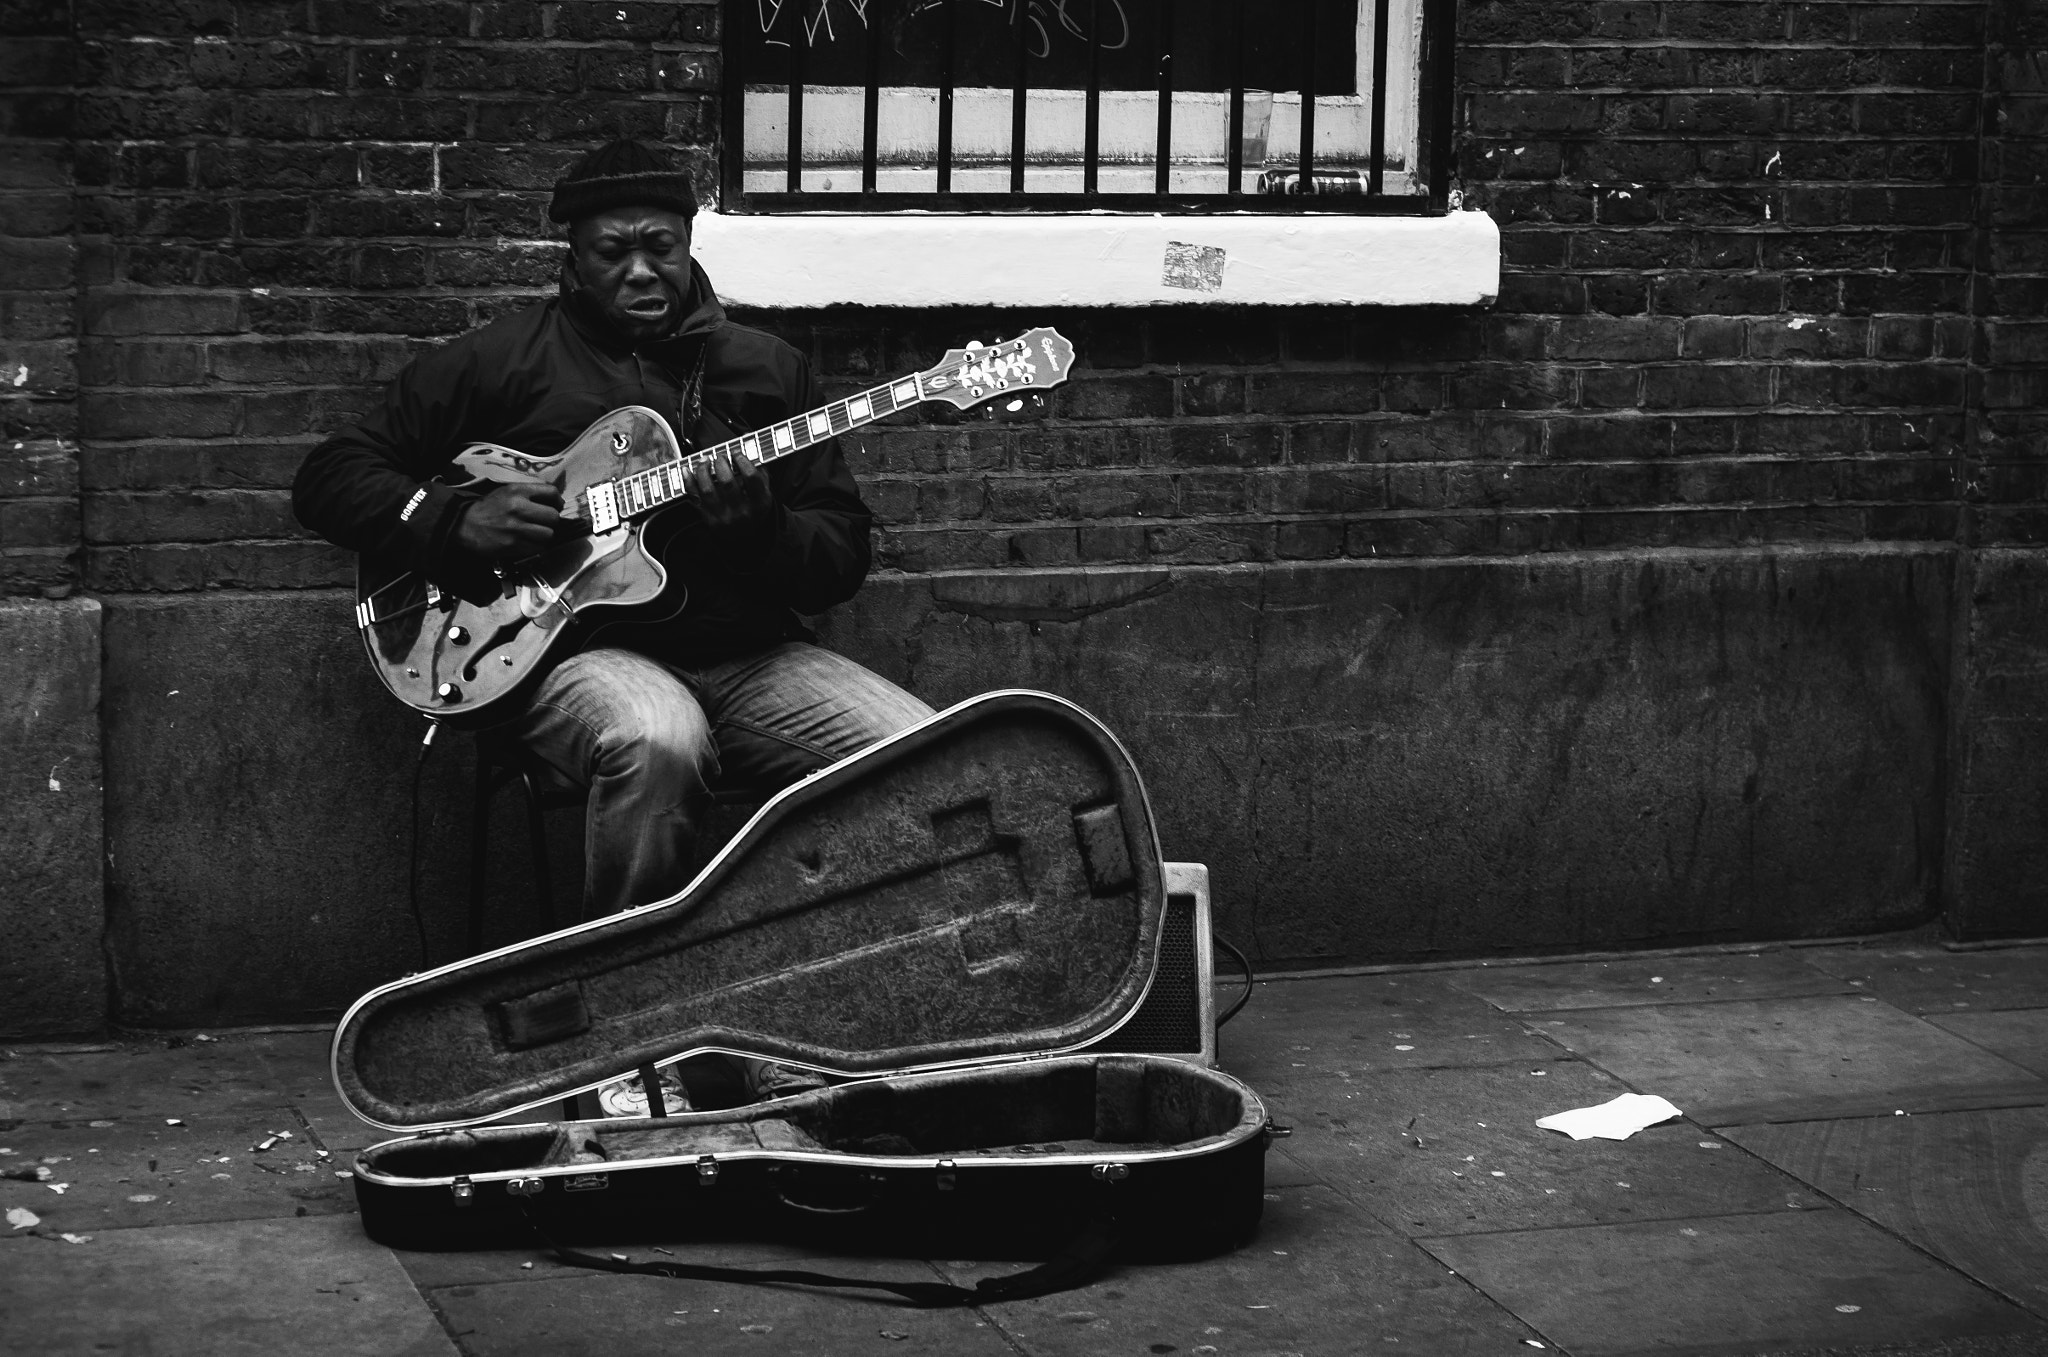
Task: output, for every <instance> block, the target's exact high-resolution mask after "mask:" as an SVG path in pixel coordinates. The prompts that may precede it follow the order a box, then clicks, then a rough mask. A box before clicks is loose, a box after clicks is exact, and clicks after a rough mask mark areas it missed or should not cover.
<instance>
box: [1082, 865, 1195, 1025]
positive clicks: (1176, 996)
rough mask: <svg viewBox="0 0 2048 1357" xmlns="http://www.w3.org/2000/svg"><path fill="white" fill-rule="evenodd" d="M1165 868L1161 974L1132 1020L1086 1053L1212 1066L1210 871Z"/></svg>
mask: <svg viewBox="0 0 2048 1357" xmlns="http://www.w3.org/2000/svg"><path fill="white" fill-rule="evenodd" d="M1165 866H1166V917H1165V918H1164V919H1163V920H1162V921H1161V923H1160V928H1159V969H1158V970H1157V971H1155V972H1154V973H1153V975H1152V988H1151V989H1150V990H1148V991H1146V993H1145V998H1144V1000H1143V1001H1142V1002H1141V1003H1139V1005H1138V1010H1137V1012H1135V1013H1133V1014H1131V1017H1130V1021H1128V1022H1126V1023H1125V1024H1124V1025H1123V1026H1121V1027H1119V1028H1117V1029H1116V1031H1114V1032H1111V1033H1109V1034H1108V1035H1107V1036H1105V1037H1103V1038H1102V1039H1101V1040H1100V1041H1096V1042H1092V1043H1090V1044H1089V1045H1087V1046H1085V1047H1083V1048H1082V1049H1083V1050H1086V1051H1119V1052H1125V1051H1127V1052H1130V1053H1131V1054H1133V1055H1172V1056H1179V1057H1180V1058H1181V1059H1183V1060H1189V1061H1193V1062H1195V1063H1197V1064H1201V1065H1214V1064H1215V1063H1216V986H1215V979H1216V954H1215V952H1214V950H1213V946H1212V944H1211V941H1210V937H1209V869H1208V867H1206V866H1204V865H1203V864H1202V863H1199V862H1169V863H1167V864H1165Z"/></svg>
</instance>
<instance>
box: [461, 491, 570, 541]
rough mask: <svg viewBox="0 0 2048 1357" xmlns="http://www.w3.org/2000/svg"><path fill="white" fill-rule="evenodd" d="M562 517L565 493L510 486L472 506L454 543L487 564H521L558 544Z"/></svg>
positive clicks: (492, 492) (494, 492) (486, 496)
mask: <svg viewBox="0 0 2048 1357" xmlns="http://www.w3.org/2000/svg"><path fill="white" fill-rule="evenodd" d="M561 517H562V492H561V491H560V490H558V489H556V488H555V487H554V486H552V485H542V484H537V483H534V482H528V481H512V482H507V483H506V484H504V485H500V486H498V487H497V488H496V489H494V490H492V491H491V492H490V493H489V494H487V495H485V496H484V497H483V498H482V499H480V500H477V501H476V502H475V503H473V504H471V505H470V506H469V512H467V513H465V514H464V515H463V516H462V521H461V522H460V523H458V524H456V525H455V541H456V544H457V545H458V546H460V547H462V548H463V549H464V550H467V551H470V552H473V553H474V554H476V555H478V556H481V557H483V558H484V559H485V560H487V561H513V560H520V559H522V558H524V557H527V556H531V555H534V554H535V553H536V552H539V551H541V550H542V549H543V548H545V547H546V546H547V545H548V544H549V543H550V542H553V541H554V540H555V525H556V524H557V523H558V522H560V521H561Z"/></svg>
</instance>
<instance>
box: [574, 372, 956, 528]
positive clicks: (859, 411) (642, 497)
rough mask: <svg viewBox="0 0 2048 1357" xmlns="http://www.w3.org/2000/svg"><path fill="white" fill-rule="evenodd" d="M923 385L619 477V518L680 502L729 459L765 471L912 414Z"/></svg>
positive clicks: (849, 402)
mask: <svg viewBox="0 0 2048 1357" xmlns="http://www.w3.org/2000/svg"><path fill="white" fill-rule="evenodd" d="M918 381H919V378H918V377H905V378H903V379H902V380H900V381H894V382H890V383H888V384H886V385H883V386H875V387H869V388H868V389H867V390H866V391H863V392H861V393H860V394H858V395H855V396H848V397H847V398H846V399H845V400H836V401H833V402H832V403H831V404H829V405H821V406H819V407H818V408H817V409H815V410H811V411H808V412H807V413H805V414H801V415H798V416H797V417H796V418H795V419H785V420H783V421H782V423H780V424H771V425H769V426H768V427H767V428H765V429H760V430H757V431H755V432H753V433H748V434H741V435H740V436H739V437H738V438H733V439H728V440H726V441H725V442H723V443H714V444H713V445H712V446H710V447H708V448H703V449H700V450H699V451H697V452H692V453H686V454H684V455H683V456H681V457H678V458H676V459H674V460H673V461H668V462H661V463H658V464H656V465H654V466H651V467H648V468H647V469H646V470H645V471H637V472H635V473H633V474H632V475H630V476H620V477H618V478H617V479H616V480H614V481H612V483H611V484H612V485H613V486H614V487H615V490H616V493H617V495H618V505H619V516H620V517H621V518H632V517H635V516H637V515H639V514H644V513H647V512H649V511H650V510H653V509H659V508H660V507H661V506H662V505H664V504H668V503H671V502H672V501H674V500H677V499H679V498H681V497H682V496H683V495H685V494H687V493H688V492H689V488H690V473H691V472H692V471H693V470H695V469H696V468H697V467H699V466H703V465H705V464H706V463H708V462H710V461H711V460H712V459H714V458H716V457H719V456H721V455H723V454H725V453H731V454H732V455H733V456H734V457H745V458H746V459H747V460H748V461H750V462H753V463H754V464H756V465H757V466H758V465H766V464H767V463H769V462H772V461H774V460H776V459H777V458H779V457H787V456H789V455H790V454H791V453H795V452H801V451H803V450H804V449H805V448H808V447H811V446H813V445H815V444H818V443H822V442H824V441H825V440H826V439H828V438H836V437H838V436H839V435H840V434H843V433H847V432H849V431H851V430H853V429H858V428H860V427H861V426H862V425H864V424H872V423H874V422H875V421H876V420H878V419H881V418H882V417H884V416H885V415H893V414H895V413H896V412H897V411H899V410H907V409H909V408H910V407H911V406H913V405H916V404H918V403H920V402H921V401H922V400H923V399H924V397H923V396H922V395H921V394H920V393H919V390H918Z"/></svg>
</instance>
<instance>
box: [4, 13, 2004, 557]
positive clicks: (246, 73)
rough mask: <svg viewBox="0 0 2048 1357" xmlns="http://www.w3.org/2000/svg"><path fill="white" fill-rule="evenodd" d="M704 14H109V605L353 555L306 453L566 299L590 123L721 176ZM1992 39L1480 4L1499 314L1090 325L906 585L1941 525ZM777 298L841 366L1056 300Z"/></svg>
mask: <svg viewBox="0 0 2048 1357" xmlns="http://www.w3.org/2000/svg"><path fill="white" fill-rule="evenodd" d="M621 15H623V16H624V17H623V18H620V17H619V16H621ZM715 22H716V10H715V8H714V7H713V6H709V5H691V4H677V5H656V4H629V5H627V6H625V7H624V8H621V7H620V6H619V5H617V4H614V3H606V4H583V3H562V4H542V5H535V4H394V5H385V6H365V5H355V4H343V3H333V4H324V3H316V4H312V5H310V6H309V5H306V4H291V5H282V4H279V5H267V4H228V3H225V2H224V0H223V2H221V3H204V2H201V0H194V3H188V4H184V5H180V6H176V7H173V8H171V9H169V10H168V11H159V10H158V9H157V8H156V7H154V6H129V5H124V4H118V3H105V2H104V0H103V2H102V3H81V4H80V5H79V10H78V15H77V26H78V30H79V35H80V42H79V44H78V48H77V56H78V60H79V62H80V64H81V71H80V75H79V79H80V81H81V82H82V84H83V85H84V86H86V87H88V88H90V89H92V90H93V91H94V93H93V94H92V96H91V97H89V98H87V99H86V100H85V101H84V102H83V104H82V106H81V114H80V119H79V123H78V132H79V138H80V139H79V141H78V146H77V162H78V175H79V183H80V194H81V203H82V208H83V212H84V216H85V230H86V232H87V237H86V238H87V239H88V241H90V242H91V244H92V247H93V248H92V253H91V258H92V263H91V277H90V279H89V282H90V287H89V289H88V293H87V299H86V329H87V341H86V345H85V353H84V365H85V373H86V379H87V383H88V387H89V394H88V397H87V399H86V402H85V408H84V428H83V433H84V438H85V446H84V453H83V474H84V487H85V497H84V507H85V513H84V535H85V539H86V541H87V543H88V547H89V549H88V552H87V556H86V571H87V580H88V582H89V584H90V585H91V587H93V588H95V589H100V590H112V591H131V590H145V591H157V590H185V589H202V588H217V587H230V588H234V587H286V588H297V587H307V586H317V585H325V584H336V583H341V582H343V581H344V580H345V578H346V563H345V562H344V561H343V560H342V559H341V558H340V557H339V556H338V555H337V554H336V553H333V552H331V551H329V550H327V549H326V548H324V547H322V546H319V545H316V544H311V543H307V542H304V541H303V540H301V539H300V538H299V537H298V536H297V530H296V529H295V527H294V526H293V525H292V523H291V520H290V516H289V514H288V512H287V509H286V505H285V502H284V497H283V486H284V484H285V482H286V480H287V478H288V477H289V475H290V472H291V469H292V467H293V465H294V464H295V462H296V459H297V457H298V456H299V455H300V453H301V452H302V450H303V448H304V447H305V446H306V444H307V443H308V442H309V441H310V440H312V439H314V438H316V437H317V436H319V435H320V434H321V433H322V432H324V431H325V430H327V429H329V428H331V427H332V426H333V425H335V424H336V423H337V422H340V421H342V420H345V419H346V418H348V416H349V414H350V413H351V412H352V411H353V410H354V409H356V408H357V407H358V406H359V405H360V403H361V402H362V400H363V399H364V397H365V394H366V393H367V392H369V391H370V390H372V389H373V388H374V386H375V385H376V384H377V383H378V382H381V381H382V380H383V379H384V378H386V377H388V376H389V375H390V374H391V372H393V371H394V370H395V369H396V368H397V367H398V366H399V365H400V364H402V363H403V362H404V361H405V359H406V358H407V357H408V356H409V355H410V354H411V353H413V352H415V351H416V350H417V348H419V347H420V346H421V345H423V344H425V343H428V342H431V341H432V340H433V339H435V338H437V337H440V336H445V335H449V334H454V333H458V332H460V331H462V330H464V329H467V328H470V327H471V326H473V325H475V324H477V323H479V321H481V320H482V319H485V318H487V317H488V316H489V315H491V314H494V313H495V310H496V309H498V308H501V307H503V306H506V305H509V304H513V302H514V300H515V299H516V298H517V297H518V296H520V295H522V294H526V293H530V292H532V291H533V290H535V289H539V288H542V287H544V286H545V285H546V283H547V282H548V280H549V278H550V276H551V273H552V268H553V260H554V255H553V252H552V248H551V247H550V245H549V244H548V243H547V232H546V230H545V223H544V218H543V214H542V211H541V209H542V206H543V204H544V198H545V187H546V185H547V184H548V182H549V181H550V180H551V179H552V178H553V176H554V175H555V174H556V173H557V172H558V171H559V168H560V167H561V165H562V164H563V163H564V162H565V161H566V160H567V159H568V158H569V157H570V156H572V155H573V154H575V153H576V152H578V151H579V150H580V149H582V148H583V147H584V146H586V145H588V144H589V143H590V142H591V141H592V140H593V139H596V138H600V137H603V136H607V135H610V134H611V133H613V132H614V131H624V132H628V133H631V134H634V135H641V136H649V137H654V136H661V137H666V138H667V139H669V140H670V141H672V142H675V143H680V144H683V145H685V146H689V147H692V148H695V151H696V153H697V155H698V157H699V158H700V159H701V160H704V161H706V163H708V157H709V154H710V151H709V147H710V144H711V141H712V139H713V137H714V135H715V117H714V109H713V103H712V98H711V90H712V88H713V86H714V83H715V73H716V64H717V58H716V49H715V45H714V39H715ZM1983 25H1984V7H1983V5H1982V4H1981V3H1976V2H1975V0H1971V2H1970V3H1935V4H1914V3H1878V4H1863V3H1853V4H1852V3H1815V4H1806V5H1796V6H1783V5H1778V4H1770V3H1763V2H1762V0H1743V2H1741V3H1723V2H1721V0H1713V2H1711V3H1706V2H1701V3H1692V2H1686V3H1665V4H1654V3H1616V2H1614V0H1597V2H1589V3H1584V4H1580V5H1577V6H1574V7H1571V8H1570V9H1569V10H1568V11H1567V12H1566V18H1565V19H1563V20H1561V19H1560V17H1559V11H1558V9H1557V7H1556V6H1555V5H1554V4H1549V3H1538V0H1512V2H1509V3H1500V2H1495V3H1484V4H1474V5H1471V6H1469V7H1468V8H1467V9H1466V11H1465V13H1464V15H1463V33H1464V40H1463V44H1462V51H1461V56H1460V62H1459V65H1460V76H1461V80H1462V82H1463V89H1464V93H1463V98H1462V102H1461V109H1460V125H1461V127H1462V128H1463V129H1464V136H1463V138H1462V142H1461V147H1460V153H1459V156H1460V158H1459V168H1460V179H1461V181H1462V183H1463V184H1464V186H1465V188H1466V191H1467V193H1468V195H1469V201H1470V202H1472V203H1474V204H1476V205H1477V206H1480V207H1483V208H1484V209H1486V210H1487V211H1489V212H1492V213H1493V214H1495V216H1496V217H1497V218H1498V219H1499V220H1500V221H1501V222H1502V224H1503V226H1504V228H1505V251H1506V264H1507V268H1508V274H1507V277H1506V279H1505V281H1504V287H1503V296H1502V299H1501V304H1500V306H1499V307H1498V308H1496V309H1495V310H1493V311H1492V312H1489V313H1485V314H1430V313H1426V312H1422V313H1417V312H1405V313H1400V314H1385V313H1370V312H1367V313H1356V314H1350V313H1345V312H1342V311H1320V310H1306V311H1288V312H1286V313H1284V314H1272V313H1266V312H1260V311H1229V310H1213V311H1203V312H1200V313H1193V314H1189V315H1173V316H1171V317H1168V318H1166V319H1164V320H1161V321H1154V320H1151V319H1149V318H1147V317H1145V316H1142V315H1136V316H1121V315H1106V314H1095V315H1086V314H1083V315H1074V316H1063V317H1058V318H1057V319H1058V320H1059V322H1060V323H1061V324H1062V325H1065V326H1068V327H1071V329H1072V330H1074V331H1076V332H1078V338H1079V340H1080V344H1081V353H1082V359H1083V363H1084V365H1085V366H1084V369H1083V372H1082V374H1081V380H1079V381H1078V382H1077V383H1076V384H1075V385H1074V386H1073V387H1071V388H1070V389H1069V390H1068V391H1067V392H1065V393H1063V395H1062V397H1061V400H1060V403H1059V411H1058V414H1059V418H1058V420H1057V421H1056V422H1055V423H1054V424H1052V425H1050V426H1047V427H1045V428H1040V429H1023V430H1012V431H1008V432H997V431H990V430H987V429H982V428H973V429H967V428H945V427H943V426H939V427H931V426H927V427H922V428H916V429H907V430H892V431H889V432H885V433H879V434H877V435H876V436H875V437H874V438H873V439H872V440H871V443H870V453H869V456H868V458H867V461H866V464H865V465H864V466H863V467H862V470H863V471H864V472H865V473H867V475H868V476H869V478H870V486H871V489H872V491H873V496H874V500H875V504H876V507H877V508H878V509H879V510H880V511H881V513H882V516H883V518H884V520H885V524H886V527H885V529H884V537H883V540H882V548H883V549H882V562H883V565H884V568H886V569H891V570H903V571H913V572H914V571H924V570H931V569H941V568H953V567H963V566H972V567H994V568H1001V567H1005V566H1011V565H1023V566H1041V565H1052V564H1070V563H1076V562H1081V563H1135V562H1174V563H1189V562H1220V561H1262V560H1284V559H1318V558H1331V557H1340V556H1351V557H1386V556H1410V555H1441V554H1470V553H1480V554H1495V553H1507V554H1514V553H1522V552H1531V551H1552V550H1571V549H1627V548H1637V547H1656V546H1671V545H1699V546H1724V545H1735V544H1745V543H1749V544H1754V543H1787V544H1790V543H1811V542H1844V541H1864V540H1944V541H1945V540H1953V539H1954V538H1955V536H1956V534H1957V532H1958V503H1959V497H1960V476H1959V472H1960V468H1961V460H1960V459H1961V448H1962V446H1963V442H1964V426H1965V413H1966V410H1967V408H1968V401H1967V399H1966V386H1967V369H1968V366H1969V360H1970V339H1971V323H1970V311H1969V295H1970V279H1971V274H1972V268H1973V265H1974V264H1975V262H1976V256H1975V251H1976V244H1975V241H1976V236H1975V233H1974V230H1973V228H1974V225H1975V194H1974V189H1975V183H1976V178H1977V173H1978V166H1977V161H1978V147H1977V140H1976V128H1977V121H1978V95H1979V86H1980V84H1981V82H1982V78H1983V70H1984V35H1983ZM38 257H40V256H38ZM756 319H763V320H765V321H766V323H768V324H770V325H772V326H774V327H775V328H778V329H780V330H782V331H783V332H784V333H785V334H787V335H789V336H790V337H791V338H792V339H794V340H796V341H797V342H798V343H800V344H801V345H802V346H804V347H805V348H807V349H808V350H809V351H810V352H811V353H812V355H813V356H814V358H815V359H816V360H817V361H818V363H819V366H820V368H821V369H822V371H823V372H824V373H825V374H827V375H828V376H830V377H834V378H845V379H848V380H855V379H868V378H872V377H873V376H874V375H876V374H877V373H881V372H887V371H893V370H897V369H900V368H903V367H906V366H908V365H910V364H912V363H916V362H921V361H929V359H930V358H931V357H932V356H934V355H935V354H936V352H937V351H938V350H940V349H942V348H943V347H945V346H946V345H948V344H950V343H955V342H958V340H960V339H961V338H964V337H967V336H969V335H972V334H976V333H979V334H981V335H982V336H983V337H990V335H991V334H992V332H994V331H996V330H1001V329H1003V328H1005V327H1015V326H1017V325H1019V324H1022V323H1029V322H1033V321H1036V320H1038V319H1039V317H1038V316H1036V315H1034V316H1030V317H987V316H980V315H946V314H933V313H917V314H906V315H898V314H834V315H830V316H819V317H808V316H790V317H766V318H756ZM1995 342H1996V343H1998V344H2000V345H2003V346H2006V347H2010V346H2012V345H2014V344H2025V343H2029V342H2037V337H2036V336H2033V335H2032V332H2031V331H2029V330H2027V329H2025V328H2024V327H2019V326H2004V327H2002V328H1999V329H1998V331H1997V335H1996V336H1995ZM1992 385H1993V386H1994V387H1996V386H1997V382H1996V381H1994V382H1993V383H1992ZM2000 389H2003V388H2000ZM2019 398H2020V397H2019V394H2018V393H2017V392H2015V393H2014V395H2012V396H2011V397H2009V398H2008V397H1999V399H2019ZM1983 490H1984V493H1985V494H1987V495H1990V496H1992V497H1994V498H1998V499H2010V498H2013V497H2018V498H2020V499H2023V500H2024V499H2029V498H2031V497H2032V496H2033V494H2034V487H2033V486H2032V485H2031V483H2030V482H2028V481H2027V480H2026V478H2025V475H2024V473H2022V472H2021V471H2019V470H2018V469H2017V468H2014V469H2012V470H2007V471H2001V472H2000V473H1999V474H1998V475H1997V476H1992V477H1989V478H1988V479H1987V480H1986V481H1985V482H1984V485H1983ZM2028 512H2031V510H2030V511H2028ZM2016 521H2022V522H2024V521H2030V520H2029V519H2028V518H2027V515H2026V514H2025V513H2023V514H2021V515H2020V517H2019V519H2018V520H2016Z"/></svg>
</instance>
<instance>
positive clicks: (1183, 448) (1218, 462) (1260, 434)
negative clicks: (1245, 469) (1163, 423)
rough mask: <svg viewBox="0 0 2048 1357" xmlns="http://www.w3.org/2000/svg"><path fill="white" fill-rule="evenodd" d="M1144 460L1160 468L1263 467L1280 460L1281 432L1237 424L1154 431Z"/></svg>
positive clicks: (1180, 425)
mask: <svg viewBox="0 0 2048 1357" xmlns="http://www.w3.org/2000/svg"><path fill="white" fill-rule="evenodd" d="M1144 456H1145V460H1146V461H1147V462H1148V463H1151V464H1153V465H1158V466H1263V465H1266V464H1269V463H1272V462H1277V461H1278V460H1279V459H1280V429H1279V428H1278V426H1275V425H1272V424H1245V423H1242V422H1238V421H1230V422H1226V423H1215V424H1195V423H1178V424H1173V425H1169V426H1167V427H1165V428H1160V429H1154V430H1151V431H1150V433H1149V435H1148V437H1147V438H1146V440H1145V453H1144Z"/></svg>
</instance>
